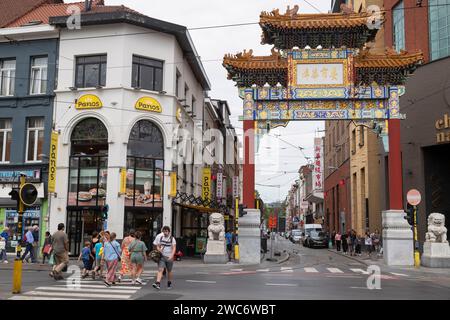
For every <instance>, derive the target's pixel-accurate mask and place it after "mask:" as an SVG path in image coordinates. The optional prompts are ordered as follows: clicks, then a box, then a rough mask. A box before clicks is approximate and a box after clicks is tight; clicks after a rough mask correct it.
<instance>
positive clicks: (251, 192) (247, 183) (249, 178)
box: [242, 120, 255, 209]
mask: <svg viewBox="0 0 450 320" xmlns="http://www.w3.org/2000/svg"><path fill="white" fill-rule="evenodd" d="M243 140H244V166H243V181H242V190H243V191H242V193H243V195H242V202H243V204H244V206H246V207H247V208H248V209H255V122H254V121H253V120H244V139H243Z"/></svg>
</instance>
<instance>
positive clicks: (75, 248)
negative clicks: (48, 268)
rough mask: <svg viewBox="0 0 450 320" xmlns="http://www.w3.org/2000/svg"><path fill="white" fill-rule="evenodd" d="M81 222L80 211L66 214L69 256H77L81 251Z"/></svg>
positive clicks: (71, 211)
mask: <svg viewBox="0 0 450 320" xmlns="http://www.w3.org/2000/svg"><path fill="white" fill-rule="evenodd" d="M82 229H83V221H82V210H70V211H68V212H67V236H68V238H69V256H71V257H72V256H79V254H80V251H81V237H82Z"/></svg>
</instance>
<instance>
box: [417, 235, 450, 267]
mask: <svg viewBox="0 0 450 320" xmlns="http://www.w3.org/2000/svg"><path fill="white" fill-rule="evenodd" d="M422 265H423V266H424V267H430V268H450V246H449V244H448V243H436V242H430V241H427V242H425V243H424V245H423V255H422Z"/></svg>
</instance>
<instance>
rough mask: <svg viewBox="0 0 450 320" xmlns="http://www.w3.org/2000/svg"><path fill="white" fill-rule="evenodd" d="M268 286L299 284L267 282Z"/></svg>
mask: <svg viewBox="0 0 450 320" xmlns="http://www.w3.org/2000/svg"><path fill="white" fill-rule="evenodd" d="M266 286H284V287H298V285H296V284H292V283H266Z"/></svg>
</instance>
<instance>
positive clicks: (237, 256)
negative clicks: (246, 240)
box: [234, 244, 239, 260]
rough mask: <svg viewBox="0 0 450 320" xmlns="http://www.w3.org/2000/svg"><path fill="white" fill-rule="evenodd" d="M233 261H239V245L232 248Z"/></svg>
mask: <svg viewBox="0 0 450 320" xmlns="http://www.w3.org/2000/svg"><path fill="white" fill-rule="evenodd" d="M234 260H239V245H238V244H236V245H235V246H234Z"/></svg>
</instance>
